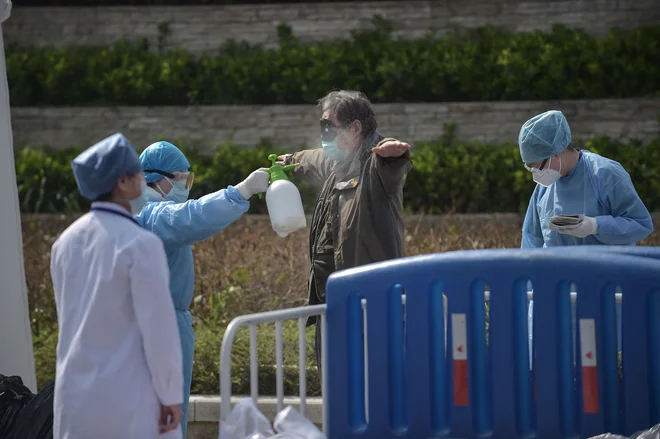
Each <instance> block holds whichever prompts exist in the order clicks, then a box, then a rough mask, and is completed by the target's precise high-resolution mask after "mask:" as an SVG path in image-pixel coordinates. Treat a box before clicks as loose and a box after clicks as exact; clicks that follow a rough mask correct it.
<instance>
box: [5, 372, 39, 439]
mask: <svg viewBox="0 0 660 439" xmlns="http://www.w3.org/2000/svg"><path fill="white" fill-rule="evenodd" d="M33 396H34V394H33V393H32V392H31V391H30V389H28V388H27V387H25V386H24V385H23V380H22V379H21V377H19V376H5V375H2V374H0V438H6V437H8V436H9V434H10V433H11V431H12V429H13V428H14V426H15V424H16V418H17V417H18V414H19V413H20V412H21V410H22V409H23V407H25V405H26V404H27V403H28V402H30V400H31V399H32V397H33Z"/></svg>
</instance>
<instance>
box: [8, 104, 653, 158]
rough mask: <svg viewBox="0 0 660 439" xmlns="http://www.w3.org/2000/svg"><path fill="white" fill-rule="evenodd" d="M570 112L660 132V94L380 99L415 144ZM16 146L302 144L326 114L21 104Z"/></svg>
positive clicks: (397, 132)
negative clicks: (110, 138)
mask: <svg viewBox="0 0 660 439" xmlns="http://www.w3.org/2000/svg"><path fill="white" fill-rule="evenodd" d="M551 109H558V110H562V111H563V112H564V114H565V115H566V117H567V118H568V120H569V123H570V124H571V129H572V132H573V138H574V139H584V138H588V137H589V136H591V135H592V134H598V135H609V136H612V137H622V138H625V137H636V138H640V139H649V138H651V137H653V136H657V135H658V134H660V124H658V121H657V116H658V115H660V99H611V100H610V99H607V100H594V101H588V100H585V101H557V102H538V101H532V102H529V101H521V102H466V103H455V102H454V103H451V102H450V103H437V104H380V105H376V106H375V110H376V116H377V117H378V121H379V129H380V130H381V132H382V133H383V134H386V135H388V136H395V137H398V138H400V139H404V140H407V141H409V142H417V141H420V140H433V139H436V138H438V137H440V136H441V135H442V133H443V124H445V123H448V122H451V123H455V124H456V125H457V128H458V136H459V137H460V138H461V139H463V140H479V141H483V142H497V141H510V142H516V141H517V138H518V132H519V130H520V126H521V125H522V124H523V123H524V122H525V121H526V120H527V119H529V118H530V117H532V116H534V115H536V114H538V113H541V112H543V111H547V110H551ZM11 116H12V125H13V130H14V139H15V142H14V143H15V144H16V145H31V146H43V145H50V146H53V147H62V148H64V147H69V146H77V145H79V146H87V145H91V144H93V143H94V142H96V141H98V140H100V139H102V138H103V137H105V136H107V135H109V134H112V133H114V132H117V131H121V132H123V133H124V134H125V135H126V136H128V138H129V139H131V141H132V142H133V144H134V145H135V146H136V148H138V149H142V148H143V147H146V146H147V145H149V144H150V143H152V142H154V141H155V140H157V139H158V138H159V137H161V136H162V137H163V138H166V139H169V140H172V141H176V140H178V139H182V140H183V141H184V142H185V143H184V144H185V145H193V144H195V145H197V146H199V147H201V148H202V149H203V150H207V151H208V150H210V149H212V148H213V147H214V146H217V145H218V144H222V143H226V142H233V143H236V144H238V145H241V146H254V145H255V144H257V143H258V142H259V141H260V140H262V139H271V140H274V141H276V142H279V143H280V144H281V145H282V146H285V147H289V148H291V149H298V148H304V147H310V146H316V145H317V144H318V139H319V126H318V119H319V117H320V114H319V112H318V109H317V108H316V107H314V106H307V105H302V106H295V105H287V106H217V107H46V108H40V107H13V108H12V115H11Z"/></svg>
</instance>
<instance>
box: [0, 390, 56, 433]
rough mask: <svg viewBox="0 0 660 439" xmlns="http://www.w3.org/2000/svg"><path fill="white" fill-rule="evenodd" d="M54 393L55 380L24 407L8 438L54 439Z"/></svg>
mask: <svg viewBox="0 0 660 439" xmlns="http://www.w3.org/2000/svg"><path fill="white" fill-rule="evenodd" d="M54 395H55V381H52V382H50V383H49V384H47V385H46V386H45V387H44V388H43V389H41V390H40V391H39V392H38V393H37V394H36V395H34V397H33V398H32V399H31V400H30V402H28V403H27V405H25V406H24V407H23V409H22V410H21V412H20V413H19V414H18V416H17V417H16V420H15V422H14V429H13V430H12V431H11V433H10V434H9V436H7V439H52V438H53V396H54ZM0 437H2V436H0Z"/></svg>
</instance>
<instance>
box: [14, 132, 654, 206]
mask: <svg viewBox="0 0 660 439" xmlns="http://www.w3.org/2000/svg"><path fill="white" fill-rule="evenodd" d="M178 145H179V146H180V147H182V149H183V150H184V151H186V154H187V155H188V158H189V160H190V162H191V164H192V167H193V170H194V171H195V185H194V187H193V190H192V193H191V196H192V197H199V196H201V195H203V194H205V193H209V192H212V191H215V190H218V189H220V188H224V187H226V186H228V185H230V184H236V183H238V182H239V181H241V180H242V179H243V178H245V177H246V176H247V175H248V174H249V173H250V172H251V171H253V170H254V169H257V168H259V167H263V166H267V165H268V160H267V157H268V154H270V153H272V152H278V153H279V152H286V151H282V150H281V149H279V148H270V147H269V146H268V145H266V144H262V145H258V146H257V147H255V148H240V147H237V146H234V145H223V146H220V147H218V149H217V150H216V152H215V154H214V155H213V156H212V157H210V158H209V157H201V156H200V155H199V154H197V153H196V152H195V151H192V150H190V151H189V150H187V149H186V148H185V145H182V144H181V143H178ZM583 146H584V147H585V148H586V149H589V150H591V151H593V152H598V153H600V154H603V155H604V156H606V157H609V158H612V159H614V160H617V161H619V162H620V163H621V164H622V165H623V166H624V167H625V168H626V169H627V170H628V172H629V173H630V174H631V177H632V179H633V182H634V183H635V186H636V188H637V191H638V193H639V195H640V196H641V198H642V200H644V202H645V203H646V205H647V207H648V208H649V210H651V211H657V210H660V138H656V139H654V140H652V141H651V142H648V143H647V144H645V145H642V144H641V142H639V141H636V140H631V141H627V142H622V141H615V140H612V139H609V138H607V137H599V138H593V139H592V140H590V141H589V142H587V143H586V144H585V145H583ZM79 151H80V149H70V150H66V151H48V150H35V149H30V148H22V149H17V151H16V155H15V157H16V174H17V182H18V190H19V197H20V201H21V210H22V211H23V212H25V213H37V212H72V211H82V210H84V209H86V208H87V204H86V202H85V201H84V200H83V199H81V198H80V197H79V196H78V193H77V190H76V184H75V180H74V179H73V174H72V172H71V168H70V165H69V163H70V161H71V159H72V158H73V157H75V156H76V155H77V154H78V153H79ZM412 156H413V161H414V169H413V171H412V172H411V173H410V175H409V176H408V180H407V183H406V187H405V194H404V195H405V206H406V209H407V210H408V211H411V212H421V211H424V212H427V213H447V212H454V213H481V212H522V211H524V209H525V208H526V207H527V203H528V201H529V196H530V195H531V191H532V190H533V188H534V183H533V182H532V179H531V175H530V174H529V172H527V171H526V170H525V169H524V167H523V166H522V163H521V161H520V155H519V153H518V148H517V147H516V146H515V145H513V144H482V143H477V142H472V143H469V142H461V141H459V140H458V139H457V138H456V137H455V136H454V135H453V132H452V131H451V130H449V131H448V133H447V134H446V135H445V137H444V138H441V139H438V140H435V141H429V142H420V143H419V144H417V145H416V146H415V150H414V151H413V153H412ZM301 189H302V191H301V192H302V194H303V201H304V203H305V206H306V208H307V210H308V211H309V210H310V209H311V207H312V206H313V203H314V201H315V198H314V195H315V193H314V191H313V190H312V189H311V188H309V187H305V186H304V185H302V187H301ZM251 211H252V212H253V213H263V212H265V211H266V206H265V203H264V201H263V200H258V199H256V198H255V199H254V200H253V201H252V207H251Z"/></svg>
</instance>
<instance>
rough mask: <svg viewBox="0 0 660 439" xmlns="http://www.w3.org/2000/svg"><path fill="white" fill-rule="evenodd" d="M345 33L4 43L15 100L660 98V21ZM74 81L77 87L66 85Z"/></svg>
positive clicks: (379, 27) (283, 31)
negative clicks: (170, 46)
mask: <svg viewBox="0 0 660 439" xmlns="http://www.w3.org/2000/svg"><path fill="white" fill-rule="evenodd" d="M374 22H375V24H376V26H375V29H373V30H366V31H360V32H355V33H353V34H352V35H351V37H350V38H348V39H345V40H335V41H326V42H318V43H312V44H302V43H301V42H300V41H298V40H297V39H296V37H295V36H292V35H291V31H290V29H289V28H287V27H286V26H280V29H279V30H280V46H279V47H278V48H276V49H265V48H263V47H261V46H256V45H250V44H247V43H243V42H235V41H231V42H228V43H227V44H224V45H223V46H222V47H220V48H219V49H218V51H217V52H216V53H213V54H206V55H203V56H201V57H195V56H193V55H192V54H190V53H186V52H185V51H183V50H174V51H171V52H168V53H157V52H154V51H150V50H149V47H148V45H147V43H146V42H144V41H142V42H140V43H128V42H120V43H117V44H115V45H113V46H109V47H70V48H62V49H56V48H52V47H50V48H17V47H14V46H12V47H9V48H8V49H7V52H6V59H7V72H8V76H9V84H10V92H11V102H12V104H13V105H16V106H37V105H154V106H155V105H238V104H250V105H259V104H261V105H269V104H312V103H315V102H316V100H317V99H318V98H320V97H321V96H323V95H324V94H325V93H326V92H328V91H329V90H331V89H335V88H344V89H355V90H361V91H363V92H364V93H366V94H367V96H369V97H370V98H371V99H372V100H373V102H386V103H391V102H444V101H502V100H551V99H597V98H630V97H639V96H657V95H658V93H659V92H660V63H658V62H657V54H658V50H659V47H660V25H653V26H644V27H639V28H636V29H633V30H629V31H620V30H611V31H610V32H609V33H608V34H607V36H605V37H602V38H599V37H595V36H590V35H588V34H587V33H586V32H584V31H581V30H571V29H567V28H565V27H561V26H557V27H555V28H554V29H553V31H552V32H551V33H542V32H533V33H515V34H514V33H508V32H506V31H504V30H499V29H496V28H492V27H485V28H480V29H476V30H470V31H463V32H456V33H454V34H452V35H449V36H444V37H438V36H435V35H433V34H432V33H430V34H429V35H428V36H427V37H425V38H419V39H414V40H400V39H394V38H392V37H391V33H390V30H391V29H390V26H389V24H388V23H387V22H385V21H383V20H382V19H380V20H375V21H374ZM72 84H75V86H72Z"/></svg>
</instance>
